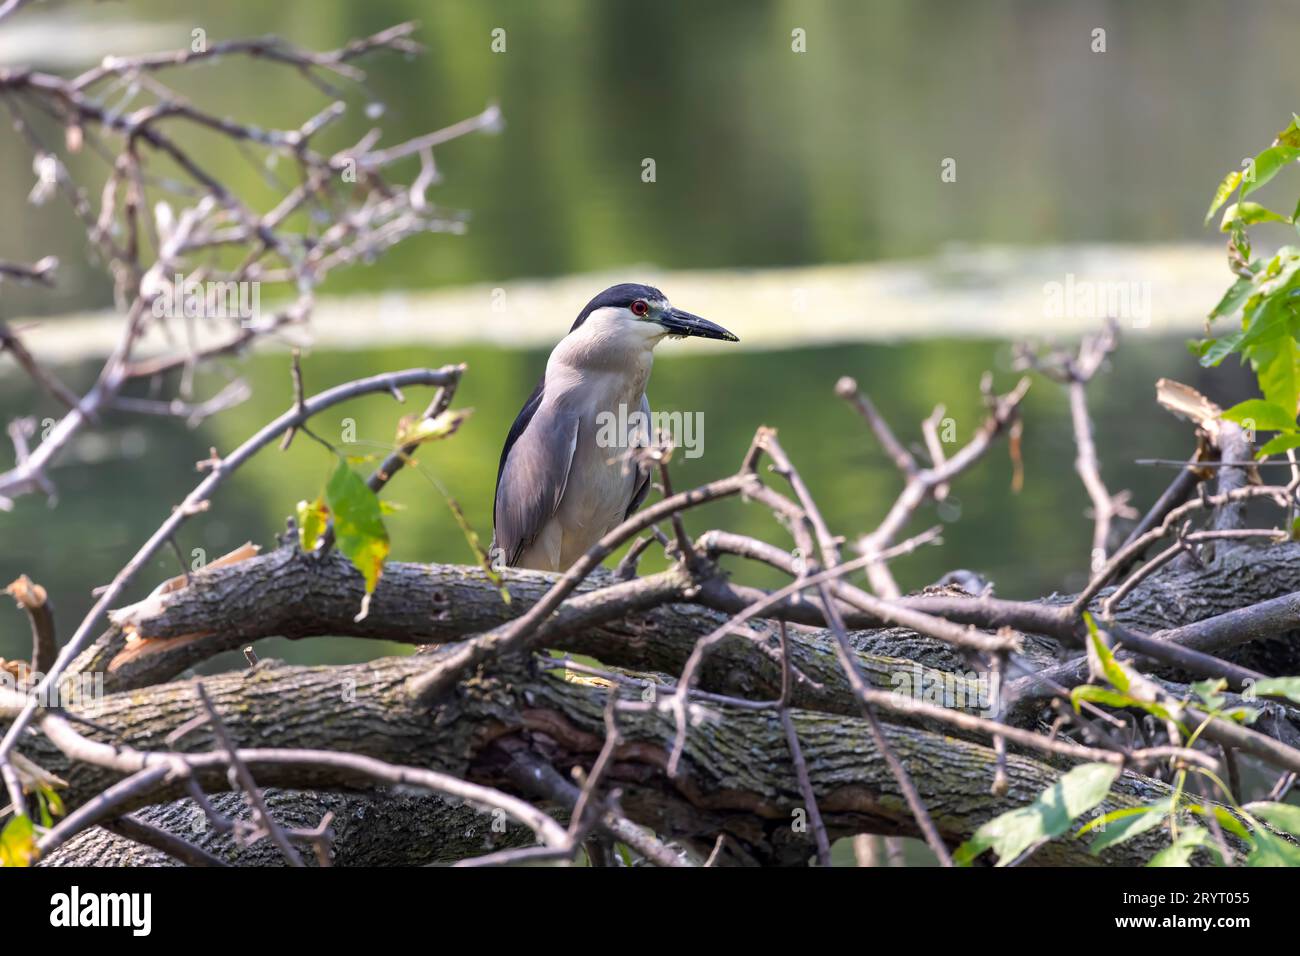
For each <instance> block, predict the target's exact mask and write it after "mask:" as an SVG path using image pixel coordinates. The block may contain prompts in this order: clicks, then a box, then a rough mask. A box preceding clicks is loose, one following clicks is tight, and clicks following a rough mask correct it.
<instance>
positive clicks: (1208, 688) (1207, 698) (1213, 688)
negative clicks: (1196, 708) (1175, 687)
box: [1191, 677, 1228, 710]
mask: <svg viewBox="0 0 1300 956" xmlns="http://www.w3.org/2000/svg"><path fill="white" fill-rule="evenodd" d="M1227 686H1228V682H1227V680H1226V679H1224V678H1222V677H1215V678H1212V679H1210V680H1198V681H1196V683H1194V684H1192V685H1191V687H1192V693H1194V694H1195V695H1196V696H1197V697H1199V698H1200V699H1201V700H1202V701H1203V702H1204V703H1205V706H1206V707H1209V708H1210V709H1211V710H1217V709H1218V708H1220V707H1222V706H1223V702H1224V701H1225V700H1226V699H1227V698H1225V697H1224V696H1223V695H1222V694H1221V693H1219V692H1220V691H1221V690H1223V689H1224V688H1225V687H1227Z"/></svg>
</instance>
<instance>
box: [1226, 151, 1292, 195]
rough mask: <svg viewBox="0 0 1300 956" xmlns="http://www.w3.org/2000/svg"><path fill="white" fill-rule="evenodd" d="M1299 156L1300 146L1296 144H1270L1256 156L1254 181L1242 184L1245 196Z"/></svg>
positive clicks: (1242, 191) (1242, 192) (1242, 193)
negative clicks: (1297, 146)
mask: <svg viewBox="0 0 1300 956" xmlns="http://www.w3.org/2000/svg"><path fill="white" fill-rule="evenodd" d="M1297 156H1300V148H1296V147H1295V146H1282V145H1278V146H1270V147H1269V148H1268V149H1266V150H1264V152H1262V153H1260V154H1259V155H1258V156H1256V157H1255V178H1254V180H1253V181H1246V182H1245V183H1244V184H1243V185H1242V187H1241V195H1242V196H1243V197H1245V196H1249V195H1250V194H1251V193H1253V192H1254V191H1255V190H1256V189H1259V188H1260V187H1261V186H1263V185H1264V184H1265V183H1266V182H1268V181H1269V180H1270V179H1272V178H1273V177H1274V176H1276V175H1277V174H1278V173H1279V172H1281V171H1282V170H1283V169H1284V168H1286V167H1287V166H1288V165H1290V164H1291V163H1293V162H1295V159H1296V157H1297Z"/></svg>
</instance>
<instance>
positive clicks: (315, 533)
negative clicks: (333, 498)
mask: <svg viewBox="0 0 1300 956" xmlns="http://www.w3.org/2000/svg"><path fill="white" fill-rule="evenodd" d="M328 520H329V509H328V508H327V507H325V497H324V496H323V495H317V496H316V500H315V501H300V502H298V544H299V545H300V546H301V547H302V549H303V550H304V551H307V552H311V551H315V550H316V542H317V541H318V540H320V536H321V535H323V534H324V533H325V523H326V522H327V521H328Z"/></svg>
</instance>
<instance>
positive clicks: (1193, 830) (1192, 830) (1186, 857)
mask: <svg viewBox="0 0 1300 956" xmlns="http://www.w3.org/2000/svg"><path fill="white" fill-rule="evenodd" d="M1209 844H1210V834H1209V831H1207V830H1206V829H1205V828H1204V827H1184V828H1183V831H1182V832H1181V833H1179V834H1178V839H1177V840H1175V841H1174V842H1173V843H1171V844H1169V846H1167V847H1165V848H1164V849H1163V850H1161V851H1160V852H1159V853H1157V854H1156V855H1155V856H1153V857H1152V858H1151V859H1150V861H1148V863H1147V866H1190V865H1191V859H1192V854H1193V853H1195V852H1196V850H1197V849H1199V848H1200V847H1203V846H1209Z"/></svg>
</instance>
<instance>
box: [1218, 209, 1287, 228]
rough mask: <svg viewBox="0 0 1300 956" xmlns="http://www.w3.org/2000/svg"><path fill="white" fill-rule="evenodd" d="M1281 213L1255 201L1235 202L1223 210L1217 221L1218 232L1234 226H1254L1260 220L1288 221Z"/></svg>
mask: <svg viewBox="0 0 1300 956" xmlns="http://www.w3.org/2000/svg"><path fill="white" fill-rule="evenodd" d="M1290 221H1291V220H1290V219H1288V218H1287V217H1286V216H1284V215H1282V214H1281V213H1277V212H1274V211H1273V210H1271V209H1269V208H1267V207H1265V206H1261V205H1260V204H1259V203H1257V202H1235V203H1233V204H1232V205H1231V206H1229V207H1228V208H1227V209H1225V210H1223V219H1221V220H1220V221H1219V232H1231V231H1232V230H1233V228H1234V227H1236V226H1238V225H1241V226H1255V225H1258V224H1259V223H1261V222H1290Z"/></svg>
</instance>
